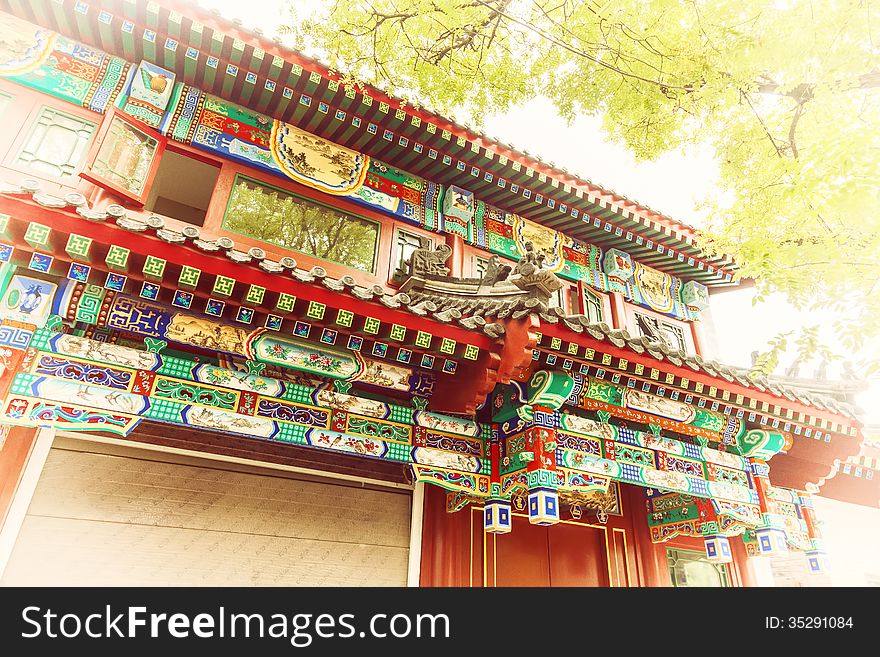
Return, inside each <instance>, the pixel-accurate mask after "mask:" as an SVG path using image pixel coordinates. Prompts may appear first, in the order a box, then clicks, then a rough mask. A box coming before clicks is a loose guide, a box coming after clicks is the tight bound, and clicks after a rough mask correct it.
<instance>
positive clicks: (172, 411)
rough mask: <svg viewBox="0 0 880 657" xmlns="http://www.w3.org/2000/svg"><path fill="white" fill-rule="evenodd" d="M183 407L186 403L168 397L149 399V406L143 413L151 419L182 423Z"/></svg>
mask: <svg viewBox="0 0 880 657" xmlns="http://www.w3.org/2000/svg"><path fill="white" fill-rule="evenodd" d="M184 408H186V404H181V403H179V402H176V401H171V400H169V399H151V400H150V408H148V409H147V411H146V413H144V415H145V416H146V417H148V418H150V419H152V420H161V421H163V422H175V423H177V424H182V423H183V416H182V412H183V409H184Z"/></svg>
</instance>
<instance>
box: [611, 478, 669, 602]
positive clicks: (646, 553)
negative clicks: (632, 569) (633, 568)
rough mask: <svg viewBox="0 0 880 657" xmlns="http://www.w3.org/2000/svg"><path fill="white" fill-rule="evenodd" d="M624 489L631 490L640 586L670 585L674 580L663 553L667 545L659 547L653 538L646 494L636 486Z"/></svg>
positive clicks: (622, 488) (630, 506)
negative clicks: (649, 525)
mask: <svg viewBox="0 0 880 657" xmlns="http://www.w3.org/2000/svg"><path fill="white" fill-rule="evenodd" d="M623 490H628V491H629V495H628V500H627V501H628V502H629V504H628V505H627V513H630V514H632V528H633V538H634V539H635V552H636V565H637V567H638V572H639V586H670V585H671V584H672V582H671V581H670V580H669V569H668V567H667V564H666V558H665V556H664V555H663V554H661V553H662V552H664V551H665V546H663V545H662V544H661V546H660V548H662V549H658V547H657V545H655V544H654V542H653V541H652V540H651V530H650V528H649V527H648V520H647V511H648V510H647V507H646V502H645V498H644V495H643V494H641V493H640V489H638V488H636V487H634V486H621V491H623Z"/></svg>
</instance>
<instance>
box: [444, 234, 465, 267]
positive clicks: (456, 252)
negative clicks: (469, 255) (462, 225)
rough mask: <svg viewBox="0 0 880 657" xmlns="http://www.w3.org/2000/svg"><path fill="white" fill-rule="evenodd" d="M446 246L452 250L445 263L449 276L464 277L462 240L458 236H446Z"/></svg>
mask: <svg viewBox="0 0 880 657" xmlns="http://www.w3.org/2000/svg"><path fill="white" fill-rule="evenodd" d="M446 244H447V245H448V246H449V247H450V248H451V249H452V255H451V256H449V260H447V261H446V266H447V267H449V275H450V276H458V277H461V276H464V273H463V272H464V240H463V239H462V238H461V236H460V235H449V234H447V235H446Z"/></svg>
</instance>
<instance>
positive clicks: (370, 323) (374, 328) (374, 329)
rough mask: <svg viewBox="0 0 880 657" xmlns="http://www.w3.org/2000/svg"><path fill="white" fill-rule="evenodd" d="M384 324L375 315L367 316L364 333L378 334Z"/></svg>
mask: <svg viewBox="0 0 880 657" xmlns="http://www.w3.org/2000/svg"><path fill="white" fill-rule="evenodd" d="M381 325H382V322H380V321H379V320H378V319H376V318H375V317H367V318H366V319H364V333H372V334H374V335H375V334H376V333H378V332H379V327H380V326H381Z"/></svg>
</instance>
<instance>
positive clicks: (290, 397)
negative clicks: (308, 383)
mask: <svg viewBox="0 0 880 657" xmlns="http://www.w3.org/2000/svg"><path fill="white" fill-rule="evenodd" d="M281 399H286V400H287V401H292V402H297V403H299V404H312V403H313V402H312V389H311V388H307V387H305V386H301V385H299V384H298V383H288V382H285V383H284V394H283V395H281Z"/></svg>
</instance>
